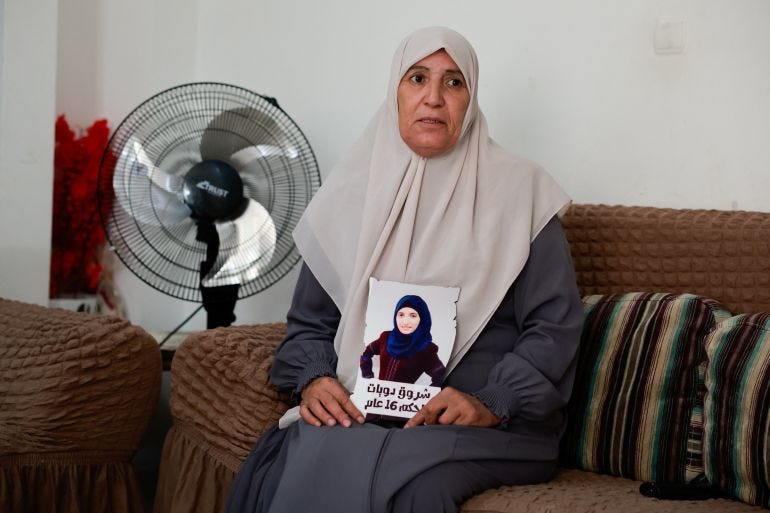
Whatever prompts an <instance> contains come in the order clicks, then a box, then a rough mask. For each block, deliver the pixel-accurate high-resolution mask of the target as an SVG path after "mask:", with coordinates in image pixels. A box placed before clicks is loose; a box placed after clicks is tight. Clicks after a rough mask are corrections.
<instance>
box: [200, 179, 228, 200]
mask: <svg viewBox="0 0 770 513" xmlns="http://www.w3.org/2000/svg"><path fill="white" fill-rule="evenodd" d="M195 186H196V187H197V188H198V189H203V190H204V191H206V192H208V193H209V194H213V195H214V196H219V197H220V198H225V197H227V195H228V194H230V191H228V190H225V189H222V188H220V187H217V186H216V185H211V184H210V183H209V181H208V180H204V181H202V182H198V183H197V184H195Z"/></svg>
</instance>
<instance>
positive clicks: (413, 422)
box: [404, 410, 425, 428]
mask: <svg viewBox="0 0 770 513" xmlns="http://www.w3.org/2000/svg"><path fill="white" fill-rule="evenodd" d="M424 423H425V412H424V411H423V410H420V411H418V412H417V413H415V414H414V416H413V417H412V418H411V419H409V420H407V421H406V424H404V427H405V428H410V427H414V426H421V425H423V424H424Z"/></svg>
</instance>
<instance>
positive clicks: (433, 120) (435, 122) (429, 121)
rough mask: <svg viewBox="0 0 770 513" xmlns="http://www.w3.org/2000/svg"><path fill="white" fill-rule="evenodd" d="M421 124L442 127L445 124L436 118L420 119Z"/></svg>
mask: <svg viewBox="0 0 770 513" xmlns="http://www.w3.org/2000/svg"><path fill="white" fill-rule="evenodd" d="M418 121H419V122H420V123H427V124H429V125H441V124H444V122H443V121H442V120H440V119H436V118H420V119H419V120H418Z"/></svg>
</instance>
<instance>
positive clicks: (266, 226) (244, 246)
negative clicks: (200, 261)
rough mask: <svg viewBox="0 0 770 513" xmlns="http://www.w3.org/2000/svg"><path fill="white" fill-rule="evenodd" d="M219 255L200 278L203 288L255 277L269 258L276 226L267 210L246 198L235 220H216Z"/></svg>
mask: <svg viewBox="0 0 770 513" xmlns="http://www.w3.org/2000/svg"><path fill="white" fill-rule="evenodd" d="M215 226H216V229H217V233H218V234H219V254H218V255H217V260H216V262H215V263H214V267H213V268H212V269H211V271H210V272H209V273H208V274H207V275H206V276H205V277H204V278H203V280H202V283H203V285H204V286H206V287H218V286H222V285H235V284H243V283H247V282H249V281H252V280H254V279H256V278H257V277H258V276H260V275H261V274H262V273H264V272H265V271H266V270H267V269H269V268H270V262H271V260H272V258H273V252H274V251H275V244H276V229H275V224H274V223H273V219H272V218H271V217H270V214H269V213H268V211H267V210H266V209H265V207H263V206H262V205H260V204H259V203H258V202H256V201H254V200H252V199H249V200H248V205H247V207H246V210H244V212H243V214H241V215H240V216H239V217H238V218H237V219H234V220H232V221H223V222H217V223H216V224H215Z"/></svg>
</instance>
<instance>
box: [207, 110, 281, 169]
mask: <svg viewBox="0 0 770 513" xmlns="http://www.w3.org/2000/svg"><path fill="white" fill-rule="evenodd" d="M250 146H265V147H276V148H289V147H291V146H292V144H291V142H290V140H289V138H288V137H287V135H286V130H285V129H283V128H282V127H281V126H279V125H278V124H277V123H276V121H275V119H274V115H273V114H272V113H270V112H266V111H264V110H259V109H254V108H251V107H239V108H236V109H229V110H226V111H224V112H222V113H221V114H218V115H217V116H215V117H214V118H213V119H212V120H211V121H210V122H209V123H208V125H207V126H206V130H205V131H204V132H203V134H202V136H201V141H200V153H201V158H203V159H204V160H208V159H217V160H226V159H228V158H229V157H230V156H231V155H233V154H234V153H236V152H238V151H240V150H242V149H244V148H247V147H250ZM267 151H270V150H269V149H268V150H267ZM295 152H296V150H295Z"/></svg>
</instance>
